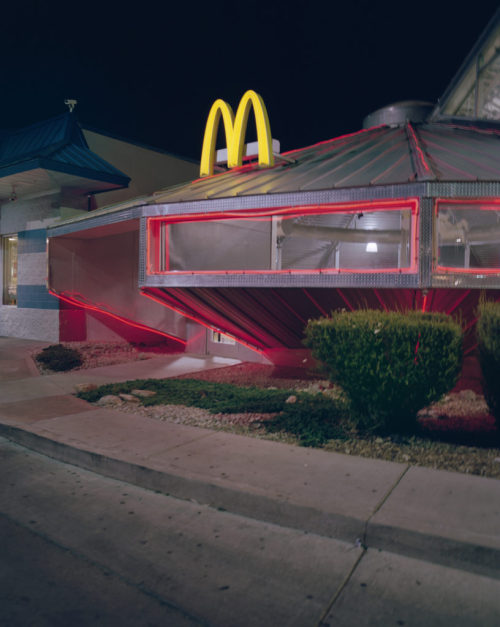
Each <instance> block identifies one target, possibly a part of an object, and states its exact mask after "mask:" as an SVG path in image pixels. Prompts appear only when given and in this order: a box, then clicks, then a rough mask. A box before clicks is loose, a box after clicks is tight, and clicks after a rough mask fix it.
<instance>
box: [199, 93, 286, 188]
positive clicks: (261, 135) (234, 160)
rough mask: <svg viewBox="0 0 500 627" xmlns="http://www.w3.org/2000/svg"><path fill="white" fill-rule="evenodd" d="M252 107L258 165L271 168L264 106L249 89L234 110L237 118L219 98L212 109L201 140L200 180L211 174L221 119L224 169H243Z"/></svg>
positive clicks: (269, 137)
mask: <svg viewBox="0 0 500 627" xmlns="http://www.w3.org/2000/svg"><path fill="white" fill-rule="evenodd" d="M252 106H253V111H254V115H255V126H256V128H257V141H258V143H259V165H260V166H263V167H264V166H272V165H274V157H273V151H272V138H271V127H270V125H269V118H268V115H267V110H266V105H265V104H264V101H263V100H262V98H261V96H259V94H257V93H256V92H254V91H252V90H251V89H249V90H248V91H247V92H245V93H244V94H243V97H242V99H241V100H240V104H239V105H238V109H237V110H236V117H235V116H234V113H233V110H232V109H231V106H230V105H229V104H228V103H227V102H224V100H221V99H220V98H219V99H218V100H216V101H215V102H214V104H213V105H212V108H211V109H210V113H209V114H208V119H207V125H206V127H205V135H204V137H203V149H202V151H201V164H200V176H210V175H212V174H213V173H214V161H215V143H216V141H217V131H218V129H219V122H220V118H221V115H222V121H223V123H224V131H225V134H226V146H227V165H228V167H229V168H235V167H237V166H240V165H242V163H243V149H244V147H245V134H246V130H247V124H248V115H249V113H250V108H251V107H252Z"/></svg>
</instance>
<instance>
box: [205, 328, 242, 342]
mask: <svg viewBox="0 0 500 627" xmlns="http://www.w3.org/2000/svg"><path fill="white" fill-rule="evenodd" d="M210 339H211V341H212V342H214V343H215V344H231V345H234V344H236V340H235V339H234V337H231V336H230V335H226V334H225V333H221V331H218V330H217V329H212V330H211V338H210Z"/></svg>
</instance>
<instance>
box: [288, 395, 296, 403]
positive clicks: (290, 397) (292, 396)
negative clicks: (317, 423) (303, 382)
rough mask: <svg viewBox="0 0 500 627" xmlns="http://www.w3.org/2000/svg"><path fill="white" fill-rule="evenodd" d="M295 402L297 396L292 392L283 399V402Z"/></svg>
mask: <svg viewBox="0 0 500 627" xmlns="http://www.w3.org/2000/svg"><path fill="white" fill-rule="evenodd" d="M296 402H297V397H296V396H295V395H294V394H292V395H291V396H289V397H288V398H287V399H286V401H285V403H296Z"/></svg>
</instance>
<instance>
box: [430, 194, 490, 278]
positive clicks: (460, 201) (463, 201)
mask: <svg viewBox="0 0 500 627" xmlns="http://www.w3.org/2000/svg"><path fill="white" fill-rule="evenodd" d="M483 204H484V205H485V206H478V205H483ZM441 205H446V206H449V205H469V206H471V205H472V206H474V205H476V206H477V209H472V210H473V211H474V210H475V211H500V198H496V197H493V198H471V199H467V198H453V199H447V198H437V199H436V216H438V215H439V210H440V206H441ZM496 205H498V206H496ZM437 245H438V242H437V237H436V247H437ZM436 258H437V250H436ZM434 272H444V273H446V274H477V275H481V274H487V275H494V274H500V268H458V267H457V268H455V267H450V266H440V265H439V264H436V266H435V267H434Z"/></svg>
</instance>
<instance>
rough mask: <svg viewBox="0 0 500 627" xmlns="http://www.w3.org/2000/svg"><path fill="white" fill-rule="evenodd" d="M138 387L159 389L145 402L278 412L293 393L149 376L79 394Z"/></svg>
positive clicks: (89, 397) (91, 398)
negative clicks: (150, 377)
mask: <svg viewBox="0 0 500 627" xmlns="http://www.w3.org/2000/svg"><path fill="white" fill-rule="evenodd" d="M134 389H141V390H150V391H153V392H155V393H156V394H155V395H154V396H150V397H147V398H143V399H141V402H142V403H143V404H144V405H145V406H148V405H162V404H163V405H164V404H170V405H187V406H194V407H201V408H202V409H207V410H208V411H210V412H212V413H219V412H223V413H239V412H259V413H274V412H278V411H280V410H281V408H282V407H283V405H284V403H285V401H286V399H287V398H288V397H289V396H290V395H291V394H293V391H291V390H273V389H271V390H266V389H262V388H257V387H239V386H236V385H231V384H229V383H213V382H209V381H200V380H198V379H146V380H135V381H126V382H124V383H114V384H108V385H103V386H101V387H99V388H97V389H95V390H90V391H87V392H80V393H79V396H80V398H83V399H85V400H87V401H90V402H96V401H98V400H99V399H100V398H101V397H102V396H105V395H107V394H121V393H130V392H131V391H132V390H134Z"/></svg>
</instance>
